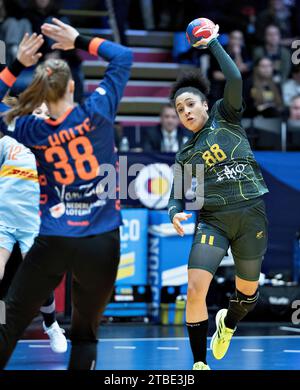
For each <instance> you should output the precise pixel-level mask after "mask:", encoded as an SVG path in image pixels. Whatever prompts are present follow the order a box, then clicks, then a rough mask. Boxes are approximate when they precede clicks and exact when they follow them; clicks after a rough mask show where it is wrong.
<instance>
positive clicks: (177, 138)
mask: <svg viewBox="0 0 300 390" xmlns="http://www.w3.org/2000/svg"><path fill="white" fill-rule="evenodd" d="M144 130H145V131H144V137H143V149H144V151H145V152H152V151H156V152H168V153H170V152H178V150H179V149H180V148H181V147H182V145H183V144H184V143H185V142H186V141H187V140H188V133H187V131H185V130H183V129H182V128H181V127H179V119H178V116H177V113H176V110H175V108H174V107H173V105H172V104H166V105H164V106H163V107H162V110H161V114H160V124H159V125H158V126H156V127H154V128H145V129H144Z"/></svg>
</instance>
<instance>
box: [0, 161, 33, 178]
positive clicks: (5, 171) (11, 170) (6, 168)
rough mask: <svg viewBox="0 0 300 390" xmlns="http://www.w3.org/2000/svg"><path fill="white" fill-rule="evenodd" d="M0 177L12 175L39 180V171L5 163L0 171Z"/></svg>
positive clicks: (13, 176)
mask: <svg viewBox="0 0 300 390" xmlns="http://www.w3.org/2000/svg"><path fill="white" fill-rule="evenodd" d="M0 177H12V178H16V179H21V180H30V181H34V182H37V181H38V176H37V171H36V170H34V169H25V168H20V167H15V166H11V165H3V166H2V168H1V171H0Z"/></svg>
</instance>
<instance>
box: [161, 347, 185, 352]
mask: <svg viewBox="0 0 300 390" xmlns="http://www.w3.org/2000/svg"><path fill="white" fill-rule="evenodd" d="M156 349H162V350H166V351H179V349H180V348H179V347H157V348H156Z"/></svg>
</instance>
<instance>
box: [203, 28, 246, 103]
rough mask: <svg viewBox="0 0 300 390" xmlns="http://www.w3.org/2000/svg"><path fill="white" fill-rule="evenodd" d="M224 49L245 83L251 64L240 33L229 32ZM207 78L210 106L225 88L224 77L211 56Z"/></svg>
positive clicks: (237, 31)
mask: <svg viewBox="0 0 300 390" xmlns="http://www.w3.org/2000/svg"><path fill="white" fill-rule="evenodd" d="M224 48H225V50H226V51H227V53H228V54H229V55H230V57H231V58H232V59H233V60H234V62H235V63H236V65H237V67H238V68H239V70H240V72H241V74H242V77H243V80H244V82H245V81H246V79H247V78H248V77H249V75H250V70H251V66H252V63H251V59H250V56H249V55H248V53H247V50H246V48H245V44H244V35H243V33H242V31H239V30H234V31H231V32H230V34H229V40H228V44H227V45H225V46H224ZM209 77H210V80H211V94H210V104H213V103H214V102H215V101H216V100H218V99H220V98H221V96H222V95H223V91H224V86H225V77H224V75H223V73H222V71H221V70H220V66H219V64H218V63H217V61H216V59H215V58H214V57H213V56H211V57H210V67H209Z"/></svg>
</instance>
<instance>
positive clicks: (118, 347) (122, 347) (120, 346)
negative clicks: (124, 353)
mask: <svg viewBox="0 0 300 390" xmlns="http://www.w3.org/2000/svg"><path fill="white" fill-rule="evenodd" d="M114 349H136V347H134V346H125V345H124V346H122V345H115V346H114Z"/></svg>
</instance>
